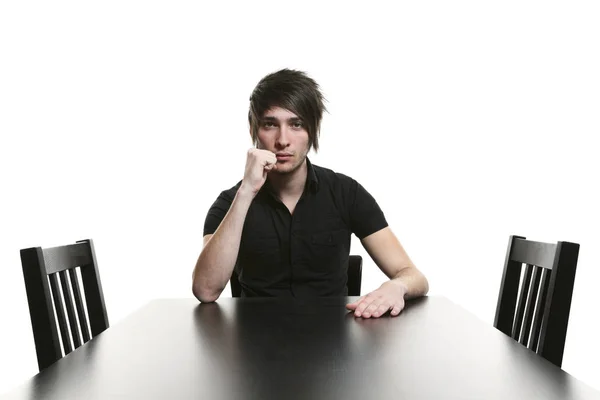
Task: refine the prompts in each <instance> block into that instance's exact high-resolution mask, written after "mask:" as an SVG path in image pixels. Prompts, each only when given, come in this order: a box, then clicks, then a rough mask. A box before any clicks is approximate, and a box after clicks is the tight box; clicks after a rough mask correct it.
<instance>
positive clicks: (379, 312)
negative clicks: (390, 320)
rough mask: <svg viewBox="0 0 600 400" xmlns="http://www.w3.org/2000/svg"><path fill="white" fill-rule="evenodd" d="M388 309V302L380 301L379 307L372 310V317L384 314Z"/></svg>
mask: <svg viewBox="0 0 600 400" xmlns="http://www.w3.org/2000/svg"><path fill="white" fill-rule="evenodd" d="M389 310H390V303H388V302H384V303H381V304H380V305H379V307H377V309H376V310H375V311H374V312H373V317H374V318H379V317H381V316H382V315H383V314H385V313H386V312H388V311H389Z"/></svg>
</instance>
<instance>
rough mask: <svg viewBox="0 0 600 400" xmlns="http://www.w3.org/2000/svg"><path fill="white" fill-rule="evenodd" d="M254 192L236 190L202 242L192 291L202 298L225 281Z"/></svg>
mask: <svg viewBox="0 0 600 400" xmlns="http://www.w3.org/2000/svg"><path fill="white" fill-rule="evenodd" d="M253 198H254V196H253V195H252V194H249V193H246V192H245V191H244V190H242V188H240V190H238V192H237V194H236V196H235V198H234V200H233V202H232V203H231V207H230V208H229V211H228V212H227V214H226V215H225V218H223V221H221V224H220V225H219V227H218V228H217V230H216V231H215V233H214V234H213V235H212V237H211V238H210V239H209V240H208V242H207V243H205V245H204V248H203V249H202V252H201V253H200V256H199V257H198V261H197V262H196V267H195V268H194V275H193V283H192V291H193V293H194V296H196V297H197V298H198V300H200V301H202V302H211V301H215V300H217V299H218V298H219V296H220V294H221V292H222V291H223V289H224V288H225V286H226V285H227V282H228V281H229V278H230V277H231V273H232V272H233V268H234V267H235V262H236V260H237V256H238V252H239V249H240V241H241V238H242V230H243V228H244V221H245V220H246V215H247V214H248V209H249V208H250V204H251V203H252V200H253Z"/></svg>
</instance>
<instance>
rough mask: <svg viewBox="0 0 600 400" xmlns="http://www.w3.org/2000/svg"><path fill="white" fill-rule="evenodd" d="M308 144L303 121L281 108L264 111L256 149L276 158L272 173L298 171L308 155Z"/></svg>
mask: <svg viewBox="0 0 600 400" xmlns="http://www.w3.org/2000/svg"><path fill="white" fill-rule="evenodd" d="M308 142H309V140H308V132H307V131H306V128H305V125H304V121H302V120H301V119H300V118H299V117H298V116H297V115H296V114H294V113H293V112H291V111H288V110H286V109H285V108H281V107H272V108H270V109H268V110H267V111H265V114H264V115H263V118H262V120H261V121H260V124H259V127H258V143H257V147H258V148H259V149H263V150H269V151H271V152H273V153H275V155H276V156H277V165H276V166H275V168H274V169H273V170H272V171H273V172H277V173H280V174H288V173H290V172H293V171H295V170H296V169H298V168H299V167H300V166H301V165H302V164H303V163H304V160H305V159H306V155H307V154H308V150H309V145H308Z"/></svg>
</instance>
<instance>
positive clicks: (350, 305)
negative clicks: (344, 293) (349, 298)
mask: <svg viewBox="0 0 600 400" xmlns="http://www.w3.org/2000/svg"><path fill="white" fill-rule="evenodd" d="M364 298H365V296H360V297H359V298H358V299H357V300H354V301H353V302H352V303H348V304H346V308H347V309H348V310H356V306H358V303H360V302H361V301H362V300H363V299H364Z"/></svg>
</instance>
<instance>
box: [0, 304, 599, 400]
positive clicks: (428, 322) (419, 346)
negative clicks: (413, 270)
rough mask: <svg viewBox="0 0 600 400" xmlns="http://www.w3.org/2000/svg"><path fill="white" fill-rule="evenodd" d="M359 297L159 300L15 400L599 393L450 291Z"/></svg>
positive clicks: (63, 361) (57, 366) (506, 396)
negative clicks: (352, 308)
mask: <svg viewBox="0 0 600 400" xmlns="http://www.w3.org/2000/svg"><path fill="white" fill-rule="evenodd" d="M352 299H353V298H322V299H314V300H297V299H283V298H262V299H230V298H223V299H219V301H218V302H217V303H211V304H199V303H198V302H197V301H196V300H195V299H164V300H155V301H152V302H150V303H149V304H148V305H146V306H144V307H143V308H141V309H140V310H138V311H137V312H135V313H133V314H132V315H131V316H129V317H128V318H126V319H124V320H123V321H121V322H119V323H117V324H115V325H114V326H112V327H110V328H109V329H108V330H107V331H105V332H103V333H102V334H100V335H99V336H97V337H96V338H94V339H92V340H91V341H90V342H88V343H87V344H85V345H84V346H82V347H81V348H79V349H78V350H77V351H75V352H73V353H71V354H69V355H68V356H66V357H64V358H63V359H61V360H60V361H58V362H57V363H55V364H54V365H52V366H51V367H50V368H48V369H46V370H44V371H43V372H41V373H39V374H37V375H36V376H34V377H33V378H31V379H30V380H29V381H27V382H26V383H25V384H23V385H21V386H20V387H18V388H17V389H16V390H14V391H13V392H9V393H8V394H7V398H15V399H61V400H68V399H112V398H131V399H134V398H136V399H137V398H140V399H192V398H193V399H199V398H202V399H228V400H230V399H527V400H532V399H544V400H548V399H561V400H564V399H600V393H598V392H597V391H595V390H593V389H592V388H590V387H589V386H587V385H585V384H584V383H582V382H580V381H579V380H577V379H575V378H573V377H572V376H571V375H569V374H567V373H566V372H564V371H563V370H561V369H560V368H557V367H556V366H554V365H553V364H552V363H550V362H548V361H546V360H544V359H543V358H541V357H539V356H538V355H536V354H535V353H533V352H531V351H530V350H528V349H526V348H525V347H523V346H521V345H520V344H518V343H516V342H515V341H513V340H512V339H510V338H509V337H507V336H505V335H504V334H503V333H501V332H500V331H498V330H496V329H495V328H493V327H492V326H490V325H488V324H486V323H484V322H483V321H481V320H479V319H478V318H476V317H475V316H473V315H472V314H470V313H469V312H467V311H466V310H464V309H463V308H461V307H460V306H458V305H456V304H454V303H452V302H451V301H450V300H448V299H446V298H444V297H438V296H434V297H425V298H421V299H417V300H413V301H409V302H408V303H407V306H406V308H405V310H404V311H403V312H402V313H401V314H400V316H398V317H389V316H384V317H382V318H379V319H360V318H354V316H353V315H352V314H351V313H348V312H347V311H346V310H345V308H344V306H345V304H346V303H347V302H348V301H349V300H352Z"/></svg>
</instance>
